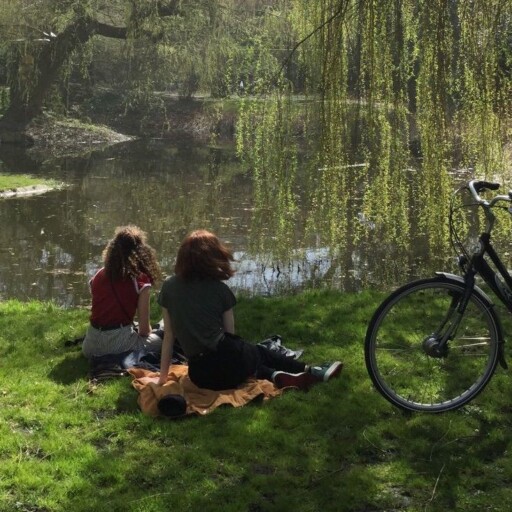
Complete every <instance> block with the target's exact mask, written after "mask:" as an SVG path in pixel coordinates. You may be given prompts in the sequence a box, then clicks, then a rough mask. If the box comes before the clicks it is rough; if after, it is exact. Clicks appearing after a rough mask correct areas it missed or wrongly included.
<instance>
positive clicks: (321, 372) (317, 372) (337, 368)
mask: <svg viewBox="0 0 512 512" xmlns="http://www.w3.org/2000/svg"><path fill="white" fill-rule="evenodd" d="M342 368H343V363H341V362H340V361H334V363H324V364H322V365H320V366H311V367H310V368H309V373H311V375H312V376H313V377H315V378H316V379H317V382H327V381H328V380H329V379H332V378H333V377H337V376H338V375H339V374H340V372H341V369H342Z"/></svg>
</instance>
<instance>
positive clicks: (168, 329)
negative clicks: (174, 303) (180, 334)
mask: <svg viewBox="0 0 512 512" xmlns="http://www.w3.org/2000/svg"><path fill="white" fill-rule="evenodd" d="M162 315H163V319H164V341H163V343H162V355H161V358H160V378H159V379H158V384H159V385H162V384H165V383H166V382H167V374H168V373H169V366H170V364H171V358H172V350H173V346H174V333H173V330H172V322H171V315H170V314H169V311H168V310H167V309H166V308H162Z"/></svg>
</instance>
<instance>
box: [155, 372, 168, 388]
mask: <svg viewBox="0 0 512 512" xmlns="http://www.w3.org/2000/svg"><path fill="white" fill-rule="evenodd" d="M166 382H167V375H163V374H162V373H161V374H160V377H159V379H158V382H157V384H158V385H159V386H163V385H164V384H165V383H166Z"/></svg>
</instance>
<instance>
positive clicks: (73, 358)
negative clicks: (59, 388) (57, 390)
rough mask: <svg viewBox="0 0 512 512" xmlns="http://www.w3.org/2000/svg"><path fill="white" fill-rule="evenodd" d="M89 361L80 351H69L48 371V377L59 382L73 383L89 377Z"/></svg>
mask: <svg viewBox="0 0 512 512" xmlns="http://www.w3.org/2000/svg"><path fill="white" fill-rule="evenodd" d="M88 371H89V362H88V361H87V359H86V358H85V357H84V356H83V355H82V353H81V352H80V351H77V350H74V351H73V352H71V351H70V352H67V353H66V355H65V356H64V357H63V358H62V359H61V361H60V362H59V363H57V364H56V365H55V366H53V368H52V369H51V370H50V372H49V373H48V377H49V378H50V379H51V380H53V381H54V382H57V383H59V384H73V383H74V382H77V381H79V380H82V379H84V378H85V377H87V374H88Z"/></svg>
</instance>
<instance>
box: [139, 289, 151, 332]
mask: <svg viewBox="0 0 512 512" xmlns="http://www.w3.org/2000/svg"><path fill="white" fill-rule="evenodd" d="M150 294H151V287H150V286H146V288H144V289H143V290H142V291H141V292H140V293H139V299H138V302H137V320H138V321H139V334H140V336H148V335H149V333H150V332H151V324H150V322H149V311H150V310H149V298H150Z"/></svg>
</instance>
